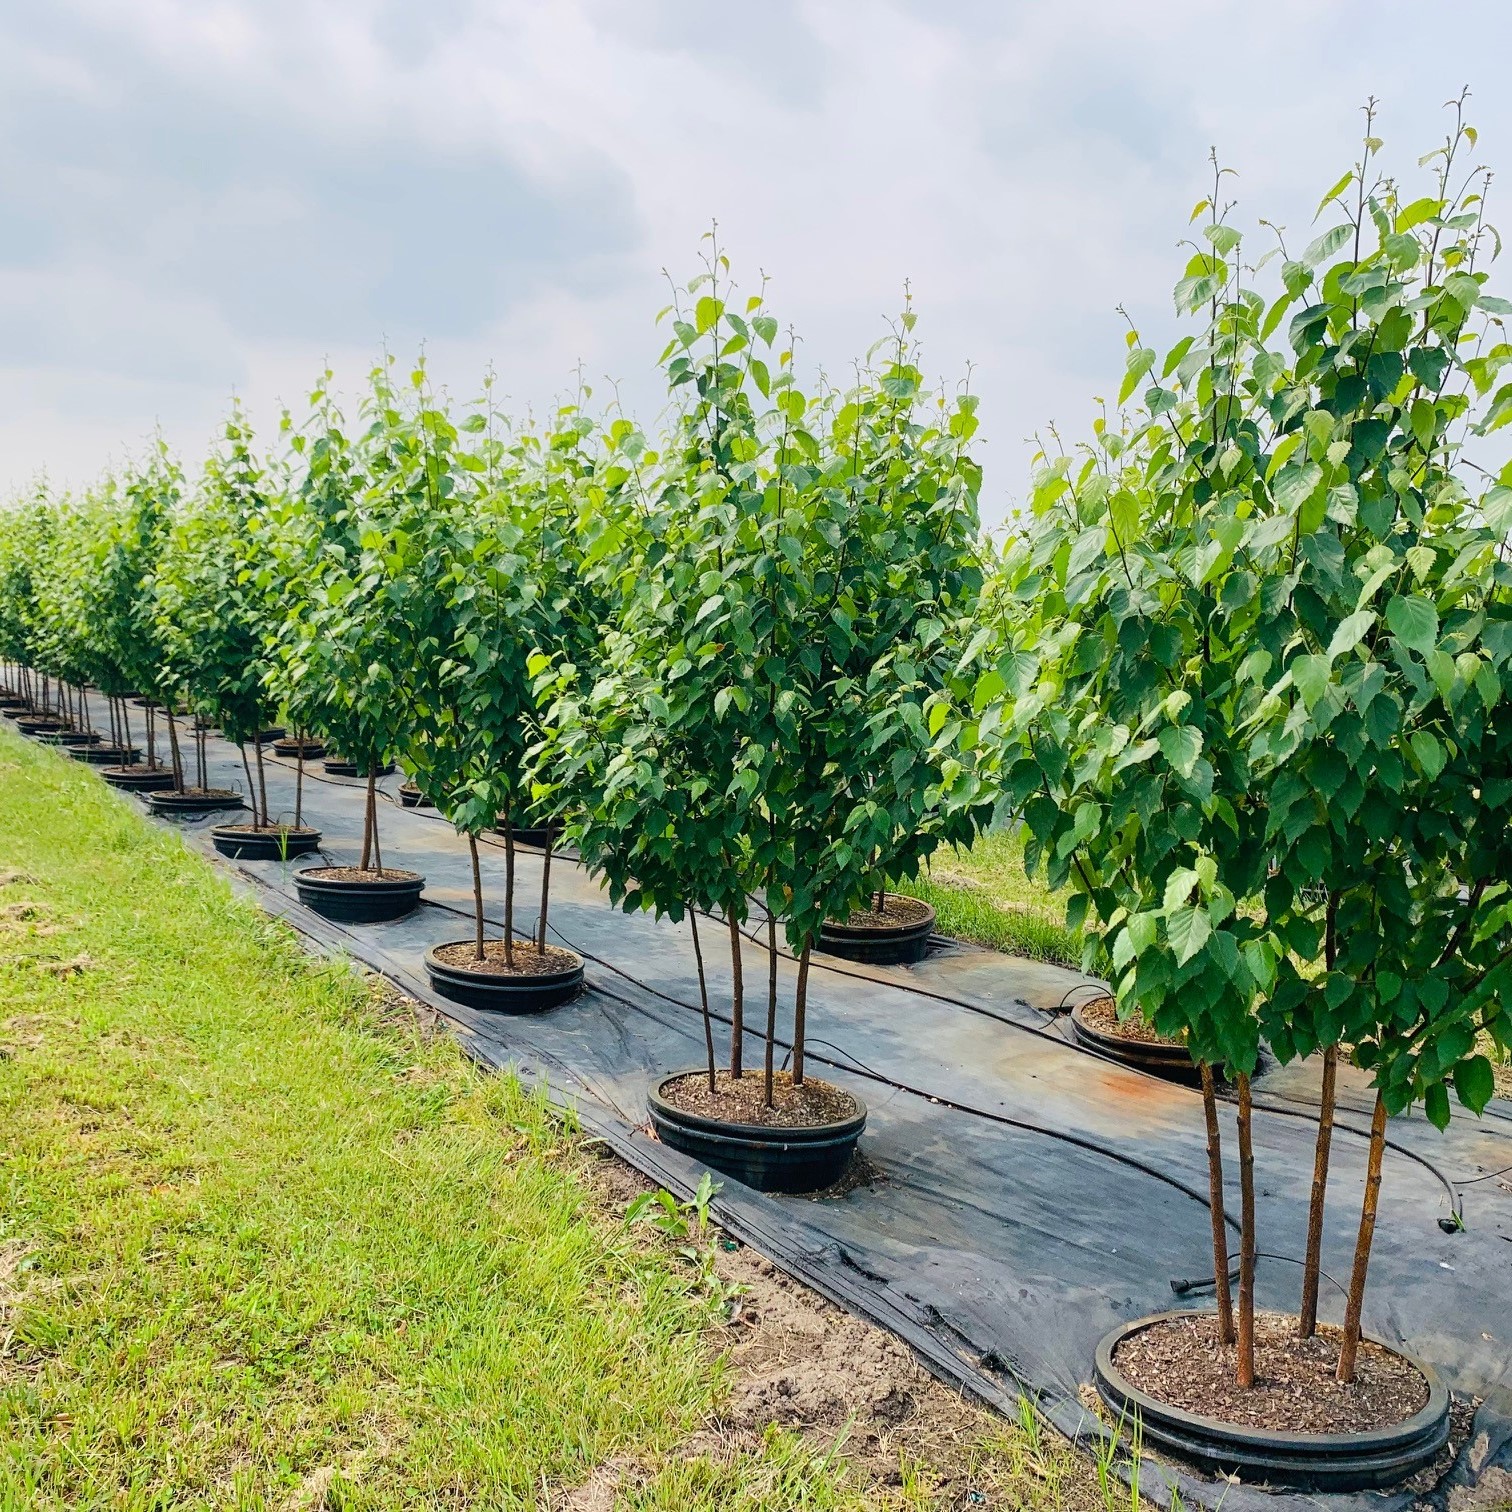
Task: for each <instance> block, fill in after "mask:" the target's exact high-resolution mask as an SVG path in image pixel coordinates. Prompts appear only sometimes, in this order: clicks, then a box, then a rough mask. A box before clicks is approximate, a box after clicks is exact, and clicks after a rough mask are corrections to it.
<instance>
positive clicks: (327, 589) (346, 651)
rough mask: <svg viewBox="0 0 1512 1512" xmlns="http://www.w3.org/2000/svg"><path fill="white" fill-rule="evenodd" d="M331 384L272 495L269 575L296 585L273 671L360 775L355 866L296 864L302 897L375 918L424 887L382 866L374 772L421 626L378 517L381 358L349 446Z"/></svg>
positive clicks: (393, 743) (384, 501)
mask: <svg viewBox="0 0 1512 1512" xmlns="http://www.w3.org/2000/svg"><path fill="white" fill-rule="evenodd" d="M328 382H329V374H327V375H326V378H325V379H324V380H323V381H322V383H321V385H320V386H319V387H318V388H317V389H316V391H315V394H314V396H313V404H314V414H313V416H312V419H311V422H310V424H309V425H308V426H307V427H306V429H305V430H304V431H303V432H299V433H295V434H294V435H293V438H292V445H293V450H294V454H295V461H296V465H299V466H301V467H302V469H303V470H302V475H301V476H300V478H299V480H298V482H297V483H296V485H295V486H294V487H292V488H291V489H290V490H289V491H288V492H287V494H286V495H284V496H282V497H281V498H280V500H279V501H278V503H277V506H276V517H275V518H274V519H273V521H272V522H271V523H270V528H269V531H268V533H267V537H266V539H267V541H268V545H269V549H270V555H269V557H268V560H267V562H266V564H265V567H264V572H265V573H266V574H267V575H268V576H269V578H281V580H282V582H283V583H285V584H287V585H289V586H290V588H297V590H298V591H297V592H295V593H291V595H290V597H289V599H288V601H287V604H286V612H285V614H284V616H283V618H282V620H281V622H280V623H279V624H278V625H277V626H276V635H277V642H276V646H277V655H278V657H279V659H280V661H281V663H282V666H281V669H280V671H279V674H278V675H279V676H280V677H282V678H284V679H286V680H287V682H288V685H289V686H290V687H291V689H293V690H294V694H295V697H296V698H297V699H298V702H299V706H300V707H301V708H302V709H304V710H306V711H307V715H306V719H307V728H308V729H309V730H310V731H312V732H314V733H315V734H316V735H318V736H320V737H321V738H322V739H323V740H324V741H325V742H326V743H327V745H328V746H330V747H333V748H334V749H336V750H338V751H340V752H341V753H342V754H343V755H344V756H346V757H348V758H350V759H351V760H353V761H354V762H356V763H357V770H358V771H359V772H360V773H361V774H362V775H363V776H365V777H366V779H367V803H366V806H365V810H364V818H363V837H362V850H361V854H360V858H359V860H358V863H357V865H355V866H321V867H311V868H305V869H304V870H301V871H300V872H298V873H297V874H296V887H297V890H298V893H299V897H300V900H301V902H303V903H304V904H306V906H308V907H310V908H313V909H314V910H315V911H316V912H317V913H321V914H323V915H324V916H325V917H327V918H331V919H337V920H341V921H345V922H353V923H377V922H382V921H385V920H390V919H396V918H400V917H402V916H403V915H405V914H407V913H410V912H411V911H412V910H413V909H414V908H415V907H416V906H417V905H418V904H419V901H420V893H421V891H422V889H423V888H424V886H425V878H424V877H423V876H421V875H420V874H419V873H418V872H413V871H407V870H402V869H399V868H394V867H385V866H384V864H383V850H382V843H381V838H380V835H379V826H378V793H377V778H378V774H379V772H380V771H381V770H383V769H384V768H386V767H388V766H389V764H390V763H391V762H392V761H393V759H394V755H395V753H396V751H397V750H399V749H400V748H401V747H402V746H403V745H404V743H405V741H406V739H407V733H406V732H407V720H408V718H409V716H410V709H409V705H408V701H407V698H406V693H405V688H406V679H407V678H408V677H409V675H410V669H411V668H412V667H413V666H414V665H415V663H416V659H417V646H418V644H419V642H420V641H421V640H422V639H423V638H424V635H425V629H424V625H423V624H420V623H416V622H415V615H416V611H417V610H422V611H423V610H424V609H425V607H426V604H425V601H424V597H423V595H412V594H411V591H410V585H409V577H408V574H409V570H410V565H411V561H412V558H411V557H410V556H409V555H408V553H409V552H410V550H411V549H412V548H411V547H410V545H409V544H408V543H407V542H406V541H405V540H404V539H403V538H402V536H401V535H400V534H399V533H398V532H397V531H394V530H393V529H391V528H390V526H389V522H388V520H387V517H386V510H387V509H388V508H389V507H390V506H391V504H392V496H391V494H390V493H389V492H388V491H387V490H386V488H385V486H384V484H385V480H386V479H387V477H388V476H389V471H390V466H391V458H390V455H389V451H388V444H389V436H388V433H389V430H390V428H391V421H390V420H389V411H390V410H391V409H392V408H393V406H394V395H393V393H392V387H391V384H390V382H389V378H388V366H387V364H385V365H384V366H382V367H380V368H379V369H377V370H376V371H375V373H374V374H373V381H372V387H371V390H370V393H369V396H368V399H367V400H366V402H365V405H364V414H365V416H366V418H367V420H368V422H369V425H368V430H367V432H366V434H365V435H364V436H363V437H362V438H361V441H360V443H358V444H356V445H354V444H353V443H352V442H351V440H350V439H349V438H348V437H347V435H346V433H345V429H344V422H343V421H342V418H341V415H340V413H339V411H338V410H337V409H336V407H335V404H334V403H333V401H332V399H331V397H330V392H329V387H328Z"/></svg>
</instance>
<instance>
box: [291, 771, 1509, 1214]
mask: <svg viewBox="0 0 1512 1512" xmlns="http://www.w3.org/2000/svg"><path fill="white" fill-rule="evenodd" d="M274 759H275V760H278V761H284V762H287V761H288V759H289V758H287V757H275V758H274ZM305 775H306V776H307V777H308V776H310V775H311V774H310V772H309V770H308V768H307V769H306V773H305ZM315 781H317V782H328V783H330V784H331V785H332V786H338V787H351V786H354V785H355V784H354V783H353V782H351V781H348V780H343V779H339V778H332V777H327V776H325V775H323V774H322V775H320V776H317V777H315ZM379 791H380V792H383V790H382V789H379ZM383 796H384V797H385V798H387V799H388V801H389V802H390V803H392V804H395V805H396V806H398V800H397V799H395V798H394V797H393V796H392V795H391V794H389V793H387V792H383ZM417 812H424V811H423V810H418V811H417ZM431 817H434V818H436V819H438V820H441V822H443V823H444V822H445V821H444V819H442V816H441V815H440V814H436V813H434V811H432V812H431ZM480 838H482V839H483V840H484V843H485V844H490V845H496V844H497V843H498V842H497V841H494V840H492V839H490V838H489V837H487V836H483V837H480ZM556 854H561V853H560V852H557V853H556ZM568 859H570V860H572V861H573V862H574V863H575V864H577V865H581V864H582V861H581V858H579V857H569V858H568ZM435 906H436V907H440V908H446V907H448V905H446V904H436V905H435ZM451 911H452V912H456V913H459V914H460V913H461V910H459V909H452V910H451ZM699 912H700V913H702V914H703V915H704V917H705V918H707V919H710V920H713V919H715V917H716V916H715V915H714V914H711V913H708V912H707V911H706V910H703V909H700V910H699ZM740 932H741V934H742V935H743V936H744V938H746V939H747V940H750V941H751V942H752V943H753V944H755V945H757V946H758V947H759V948H761V949H766V948H767V947H766V945H765V944H763V942H762V941H761V940H760V939H758V938H757V937H756V936H755V935H754V934H751V933H748V932H747V931H745V930H741V931H740ZM552 933H553V934H555V935H557V937H558V938H559V939H562V940H564V941H566V943H567V944H569V946H571V948H572V949H574V950H576V949H577V947H576V946H575V945H571V941H567V940H566V936H565V935H563V934H562V933H561V931H560V930H558V929H557V928H556V926H555V925H553V926H552ZM579 954H581V955H586V952H582V951H579ZM782 954H783V955H784V956H786V957H787V959H788V960H792V959H793V957H792V956H791V955H790V954H789V953H788V952H787V951H783V952H782ZM586 958H587V959H589V960H592V961H596V962H597V963H598V964H599V965H602V966H606V967H608V969H609V970H611V971H617V972H618V971H619V968H618V967H616V966H613V965H612V964H611V963H609V962H608V961H603V960H600V959H599V957H597V956H591V955H588V956H586ZM814 964H815V965H817V966H818V967H819V968H820V969H821V970H823V971H829V972H832V973H834V974H835V975H837V976H844V977H850V978H851V979H852V980H853V981H860V982H876V981H878V980H885V979H879V978H877V977H874V976H869V975H868V974H867V973H865V972H861V971H850V970H848V969H847V968H846V967H844V966H834V965H831V964H830V963H829V962H827V961H818V962H815V963H814ZM619 974H620V975H621V976H624V977H625V978H626V980H627V981H630V982H632V983H634V984H635V985H636V986H637V987H641V988H642V989H643V990H645V991H648V992H655V991H656V989H655V988H652V987H647V986H646V984H645V983H643V982H638V981H636V979H635V978H634V977H632V976H630V975H629V973H628V972H619ZM889 985H891V984H889ZM906 990H907V991H909V992H911V993H913V994H915V995H916V996H918V997H924V998H930V999H932V1000H933V1001H935V1002H939V1003H945V1004H948V1005H949V1006H951V1007H955V1008H962V1009H965V1010H966V1011H967V1012H968V1013H975V1014H979V1015H981V1016H982V1017H983V1018H989V1019H992V1020H993V1021H994V1022H996V1023H999V1024H1003V1025H1006V1026H1007V1027H1008V1028H1010V1029H1017V1030H1018V1031H1020V1032H1021V1033H1023V1034H1032V1035H1034V1036H1035V1037H1036V1038H1038V1039H1044V1040H1049V1041H1051V1042H1052V1043H1054V1044H1055V1045H1057V1046H1058V1047H1062V1048H1068V1049H1071V1050H1073V1051H1076V1052H1077V1053H1078V1054H1082V1055H1089V1056H1092V1057H1093V1058H1094V1059H1097V1060H1101V1061H1103V1062H1105V1063H1106V1064H1108V1065H1111V1066H1117V1067H1119V1068H1120V1069H1121V1070H1124V1071H1133V1072H1134V1073H1135V1074H1136V1075H1139V1076H1146V1077H1149V1078H1150V1079H1151V1080H1153V1081H1164V1078H1162V1077H1158V1076H1155V1075H1154V1073H1153V1072H1150V1071H1146V1070H1144V1069H1143V1068H1141V1067H1137V1066H1129V1065H1127V1064H1125V1063H1124V1062H1123V1061H1120V1060H1117V1059H1115V1058H1114V1057H1113V1056H1111V1055H1107V1054H1105V1053H1104V1052H1103V1051H1100V1050H1096V1049H1093V1048H1092V1047H1090V1046H1085V1045H1077V1044H1073V1043H1072V1042H1071V1041H1070V1040H1068V1039H1067V1038H1066V1037H1065V1036H1064V1035H1062V1034H1057V1033H1054V1032H1053V1031H1051V1030H1049V1029H1045V1028H1037V1027H1036V1026H1035V1025H1033V1024H1024V1023H1020V1022H1019V1021H1018V1020H1017V1019H1012V1018H1008V1017H1006V1016H1005V1015H1004V1014H1001V1013H998V1012H996V1011H995V1010H993V1009H991V1008H988V1007H986V1006H985V1005H983V1004H980V1003H973V1002H970V1001H968V1000H967V999H965V998H957V997H952V996H950V995H949V994H948V993H943V992H934V991H931V990H930V989H929V988H927V987H915V986H912V985H910V986H909V987H908V988H907V989H906ZM1082 990H1095V984H1093V983H1090V982H1087V983H1074V984H1073V985H1072V986H1071V987H1069V988H1067V990H1066V992H1065V993H1064V994H1062V997H1061V1002H1062V1003H1064V1002H1065V1001H1066V999H1067V998H1069V997H1070V996H1071V994H1072V993H1074V992H1079V991H1082ZM657 995H658V996H666V994H664V993H659V994H657ZM668 1001H669V1002H675V1003H677V1006H679V1007H683V1008H686V1007H689V1006H690V1005H689V1004H686V1003H681V1002H678V1000H677V999H675V998H668ZM1024 1006H1025V1007H1027V1008H1030V1010H1031V1011H1032V1012H1036V1013H1046V1010H1044V1009H1037V1008H1034V1007H1033V1006H1032V1005H1031V1004H1028V1003H1026V1004H1025V1005H1024ZM695 1011H697V1010H695ZM715 1017H717V1018H719V1020H720V1022H721V1023H728V1022H729V1020H728V1019H725V1018H723V1017H721V1016H719V1015H717V1014H716V1015H715ZM1046 1017H1047V1018H1052V1017H1053V1015H1051V1014H1048V1013H1046ZM786 1048H787V1049H788V1051H789V1053H790V1054H791V1050H792V1047H791V1046H790V1045H788V1046H786ZM826 1064H832V1063H831V1062H826ZM842 1069H843V1068H842ZM879 1079H884V1078H880V1077H879ZM1166 1085H1177V1084H1175V1083H1169V1082H1167V1083H1166ZM906 1090H909V1091H917V1089H915V1088H907V1089H906ZM920 1095H921V1096H925V1097H928V1096H930V1095H931V1094H929V1093H920ZM1194 1095H1196V1094H1195V1093H1194ZM1224 1100H1225V1101H1231V1099H1228V1098H1225V1099H1224ZM1254 1106H1255V1107H1256V1109H1258V1110H1259V1111H1261V1112H1264V1113H1274V1114H1276V1115H1277V1116H1278V1117H1281V1118H1300V1119H1304V1120H1306V1121H1307V1122H1309V1123H1316V1122H1317V1121H1318V1120H1317V1116H1316V1115H1315V1114H1312V1113H1309V1112H1307V1111H1306V1110H1305V1109H1302V1108H1286V1107H1282V1106H1280V1105H1278V1104H1276V1103H1272V1102H1270V1101H1269V1100H1266V1101H1264V1102H1256V1103H1255V1105H1254ZM983 1116H984V1117H994V1116H996V1115H992V1114H984V1115H983ZM1334 1127H1335V1128H1336V1129H1338V1130H1341V1131H1342V1132H1343V1133H1346V1134H1353V1135H1354V1136H1355V1137H1356V1138H1357V1139H1363V1140H1366V1141H1368V1140H1369V1139H1370V1131H1369V1130H1368V1129H1360V1128H1357V1127H1355V1126H1354V1125H1353V1124H1348V1123H1343V1122H1340V1121H1338V1120H1335V1123H1334ZM1386 1148H1387V1149H1389V1150H1393V1151H1395V1152H1396V1153H1397V1154H1398V1155H1402V1156H1405V1157H1406V1158H1407V1159H1408V1160H1411V1161H1413V1162H1415V1163H1416V1164H1418V1165H1420V1166H1422V1167H1423V1169H1424V1170H1426V1171H1428V1172H1429V1173H1430V1174H1431V1175H1432V1176H1433V1177H1434V1178H1435V1180H1437V1181H1438V1183H1439V1185H1440V1186H1442V1187H1443V1188H1444V1191H1445V1192H1446V1193H1447V1195H1448V1197H1449V1207H1450V1211H1451V1212H1452V1213H1453V1215H1454V1217H1453V1222H1452V1224H1451V1225H1450V1228H1451V1229H1452V1230H1453V1231H1456V1232H1457V1231H1458V1230H1459V1229H1461V1228H1462V1227H1463V1226H1464V1206H1463V1202H1462V1201H1461V1198H1460V1194H1459V1191H1458V1189H1457V1184H1456V1183H1455V1182H1454V1181H1452V1180H1451V1179H1450V1178H1449V1177H1448V1176H1447V1175H1445V1173H1444V1172H1443V1171H1442V1170H1440V1169H1439V1167H1438V1166H1436V1165H1435V1164H1434V1163H1433V1162H1432V1161H1431V1160H1429V1159H1428V1158H1427V1156H1425V1155H1421V1154H1419V1153H1418V1152H1417V1151H1416V1150H1410V1149H1408V1148H1407V1147H1406V1146H1404V1145H1401V1144H1398V1143H1397V1142H1396V1141H1395V1140H1391V1139H1388V1140H1387V1141H1386ZM1173 1179H1174V1178H1173ZM1474 1179H1475V1180H1481V1179H1482V1178H1480V1177H1476V1178H1474ZM1466 1184H1467V1183H1464V1182H1461V1183H1458V1185H1466ZM1203 1201H1204V1203H1206V1199H1205V1198H1204V1199H1203ZM1225 1217H1227V1214H1225ZM1229 1221H1230V1222H1231V1223H1232V1222H1233V1220H1232V1219H1229Z"/></svg>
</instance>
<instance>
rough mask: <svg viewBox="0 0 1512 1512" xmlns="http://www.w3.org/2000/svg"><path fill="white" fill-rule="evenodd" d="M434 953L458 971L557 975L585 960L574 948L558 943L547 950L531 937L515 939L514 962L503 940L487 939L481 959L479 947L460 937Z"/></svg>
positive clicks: (491, 974) (483, 973) (486, 973)
mask: <svg viewBox="0 0 1512 1512" xmlns="http://www.w3.org/2000/svg"><path fill="white" fill-rule="evenodd" d="M432 954H433V955H434V956H435V958H436V959H437V960H438V961H440V962H441V963H442V964H443V965H446V966H450V967H451V968H452V970H454V971H471V972H475V973H476V974H477V975H478V976H494V977H533V976H555V975H556V974H557V973H558V972H561V971H571V970H572V969H573V968H574V967H575V966H578V965H580V964H581V963H580V961H579V959H578V957H577V956H576V955H574V954H573V952H572V951H570V950H562V949H560V948H559V947H558V946H556V945H548V946H547V947H546V948H545V950H539V949H537V948H536V946H535V945H534V944H532V943H531V942H530V941H529V940H516V941H515V946H514V965H512V966H511V965H510V964H509V963H508V962H507V961H506V960H505V959H504V942H503V940H485V941H484V942H483V959H482V960H481V961H480V960H479V959H478V955H477V947H476V946H475V945H474V944H473V942H472V941H471V940H456V941H453V942H452V943H451V944H449V945H438V946H437V947H436V948H435V950H434V951H433V952H432Z"/></svg>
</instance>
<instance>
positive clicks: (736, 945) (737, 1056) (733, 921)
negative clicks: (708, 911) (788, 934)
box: [725, 902, 745, 1081]
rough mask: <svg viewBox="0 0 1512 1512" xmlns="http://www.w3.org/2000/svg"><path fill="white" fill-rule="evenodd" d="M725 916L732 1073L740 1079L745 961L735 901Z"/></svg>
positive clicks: (741, 1069) (742, 1046)
mask: <svg viewBox="0 0 1512 1512" xmlns="http://www.w3.org/2000/svg"><path fill="white" fill-rule="evenodd" d="M725 918H726V919H727V920H728V921H729V925H730V1075H731V1076H732V1077H733V1078H734V1079H735V1080H736V1081H739V1080H740V1078H741V1077H742V1076H743V1075H744V1074H745V1063H744V1057H745V961H744V958H743V957H742V956H741V953H740V945H741V938H740V923H739V920H738V919H737V918H736V916H735V904H734V903H733V902H730V903H726V904H725Z"/></svg>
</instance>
